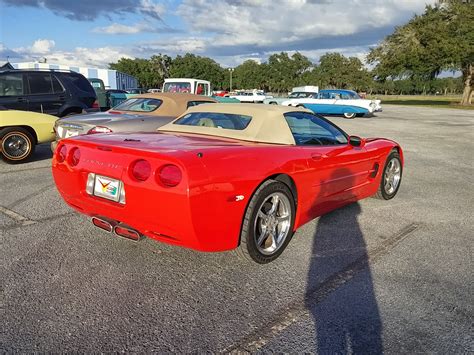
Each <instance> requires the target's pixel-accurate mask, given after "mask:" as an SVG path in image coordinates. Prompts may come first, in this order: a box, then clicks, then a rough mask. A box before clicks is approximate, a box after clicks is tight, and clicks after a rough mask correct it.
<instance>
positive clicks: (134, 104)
mask: <svg viewBox="0 0 474 355" xmlns="http://www.w3.org/2000/svg"><path fill="white" fill-rule="evenodd" d="M162 103H163V101H161V100H158V99H149V98H141V99H128V100H125V101H124V102H122V103H120V104H118V105H117V106H115V107H114V108H113V109H114V110H117V111H135V112H152V111H155V110H156V109H157V108H158V107H160V106H161V104H162Z"/></svg>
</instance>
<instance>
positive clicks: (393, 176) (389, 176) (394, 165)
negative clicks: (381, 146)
mask: <svg viewBox="0 0 474 355" xmlns="http://www.w3.org/2000/svg"><path fill="white" fill-rule="evenodd" d="M402 173H403V166H402V161H401V159H400V154H398V152H397V151H396V150H392V151H391V152H390V154H389V155H388V157H387V160H386V161H385V166H384V168H383V171H382V177H381V179H380V185H379V189H378V191H377V193H376V194H375V197H376V198H378V199H381V200H390V199H392V198H394V197H395V195H396V194H397V192H398V189H399V188H400V185H401V182H402Z"/></svg>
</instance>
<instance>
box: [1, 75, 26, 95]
mask: <svg viewBox="0 0 474 355" xmlns="http://www.w3.org/2000/svg"><path fill="white" fill-rule="evenodd" d="M23 94H24V90H23V74H6V75H1V76H0V96H18V95H23Z"/></svg>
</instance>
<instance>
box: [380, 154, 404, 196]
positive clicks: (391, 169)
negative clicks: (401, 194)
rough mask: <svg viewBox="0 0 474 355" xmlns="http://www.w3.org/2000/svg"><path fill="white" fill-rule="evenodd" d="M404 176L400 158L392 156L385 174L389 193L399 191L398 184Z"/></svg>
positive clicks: (386, 187) (386, 188) (385, 182)
mask: <svg viewBox="0 0 474 355" xmlns="http://www.w3.org/2000/svg"><path fill="white" fill-rule="evenodd" d="M401 177H402V169H401V166H400V160H398V159H397V158H392V159H391V160H390V161H389V162H388V164H387V167H386V168H385V174H384V189H385V192H386V193H387V194H388V195H391V194H393V193H394V192H395V191H397V188H398V185H399V184H400V180H401Z"/></svg>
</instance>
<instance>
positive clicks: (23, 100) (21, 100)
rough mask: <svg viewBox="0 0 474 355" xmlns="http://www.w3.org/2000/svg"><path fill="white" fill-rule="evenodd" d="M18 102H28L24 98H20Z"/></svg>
mask: <svg viewBox="0 0 474 355" xmlns="http://www.w3.org/2000/svg"><path fill="white" fill-rule="evenodd" d="M17 101H18V102H25V101H26V100H25V99H24V98H23V97H19V98H18V99H17Z"/></svg>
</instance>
